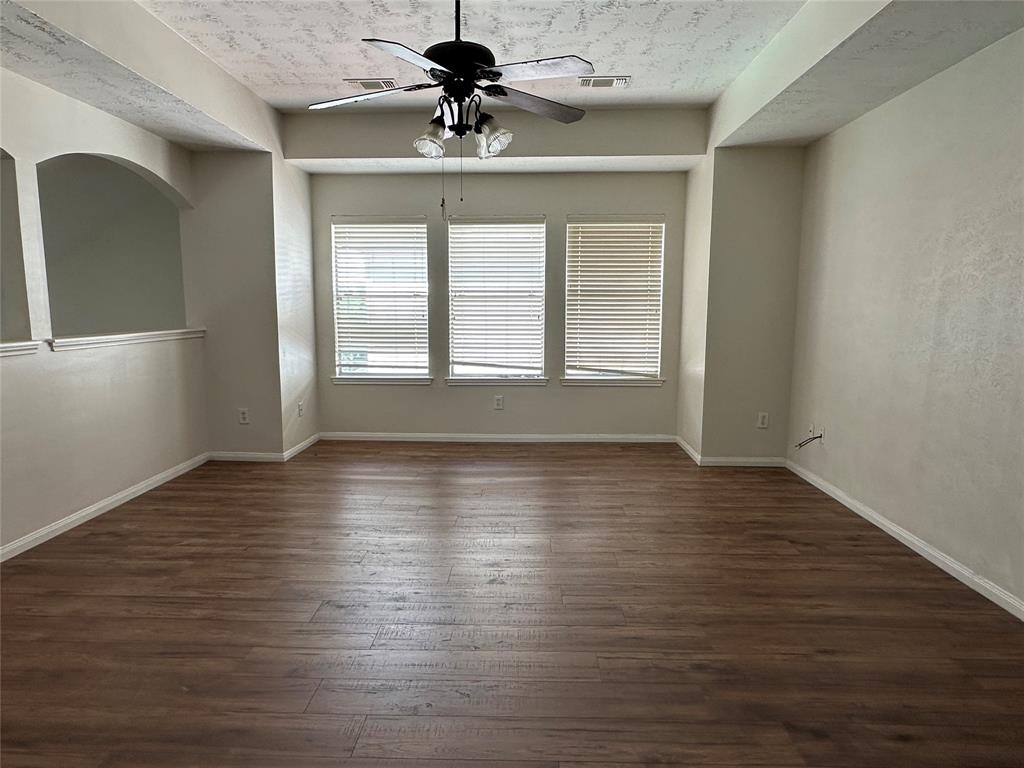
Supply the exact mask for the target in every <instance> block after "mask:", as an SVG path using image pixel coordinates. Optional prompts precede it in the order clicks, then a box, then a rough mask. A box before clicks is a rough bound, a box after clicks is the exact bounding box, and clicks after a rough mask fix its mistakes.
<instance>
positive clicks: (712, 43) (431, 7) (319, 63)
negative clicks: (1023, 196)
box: [142, 0, 803, 109]
mask: <svg viewBox="0 0 1024 768" xmlns="http://www.w3.org/2000/svg"><path fill="white" fill-rule="evenodd" d="M142 3H143V5H144V6H145V7H147V8H148V9H149V10H150V11H152V13H154V14H155V15H156V16H157V17H158V18H160V19H161V20H163V21H164V22H165V23H166V24H167V25H168V26H170V27H171V28H172V29H174V30H176V31H177V32H178V33H179V34H181V35H182V36H183V37H184V38H185V39H187V40H188V41H190V42H191V43H193V44H194V45H195V46H196V47H197V48H199V49H200V50H201V51H203V52H204V53H206V54H207V55H208V56H209V57H210V58H211V59H213V60H214V61H216V62H217V63H218V64H220V65H221V66H222V67H223V68H224V69H226V70H227V71H228V72H230V73H231V74H233V75H234V76H235V77H237V78H238V79H239V80H241V81H242V82H244V83H245V84H246V85H248V86H249V87H250V88H252V89H253V90H254V91H255V92H256V93H257V94H258V95H259V96H261V97H262V98H264V99H265V100H267V101H268V102H269V103H270V104H272V105H273V106H275V107H279V108H284V109H296V108H304V107H305V106H306V105H307V104H309V103H311V102H314V101H319V100H322V99H327V98H330V97H332V96H339V95H345V94H348V93H354V92H355V91H356V89H354V88H353V87H352V86H349V85H346V84H344V83H342V82H341V81H342V79H343V78H355V77H392V78H395V79H397V80H398V82H399V83H401V84H405V83H414V82H421V81H423V79H424V76H423V73H422V72H421V71H420V70H419V69H417V68H416V67H415V66H413V65H411V64H407V63H405V62H402V61H399V60H397V59H394V58H392V57H391V56H389V55H387V54H385V53H383V52H381V51H378V50H376V49H375V48H372V47H371V46H368V45H366V44H365V43H361V42H360V38H364V37H378V38H384V39H387V40H395V41H398V42H401V43H403V44H405V45H408V46H409V47H410V48H414V49H416V50H419V51H422V50H423V49H424V48H426V47H428V46H429V45H431V44H433V43H436V42H439V41H442V40H450V39H451V38H452V37H454V18H453V9H454V3H453V2H451V1H450V0H408V1H407V2H381V1H380V0H373V1H369V2H365V1H364V2H352V1H351V0H346V1H343V2H337V1H336V0H330V2H326V1H312V0H274V2H255V3H254V2H248V1H245V0H142ZM802 4H803V2H802V0H796V1H795V2H794V1H792V0H781V1H780V0H756V1H754V0H750V1H743V2H739V1H736V2H725V3H723V2H678V1H674V2H661V1H660V0H659V1H653V0H652V1H647V2H636V1H635V0H629V1H627V0H604V1H603V2H598V1H596V0H572V1H571V2H552V1H550V0H548V1H543V2H504V1H501V2H499V1H498V0H467V2H465V3H463V7H462V13H463V22H462V36H463V38H464V39H467V40H473V41H476V42H479V43H483V44H484V45H486V46H488V47H489V48H490V49H491V50H492V51H494V54H495V56H496V58H497V59H498V61H499V63H500V62H509V61H521V60H524V59H535V58H541V57H547V56H561V55H567V54H576V55H579V56H582V57H584V58H586V59H588V60H590V61H592V62H593V63H594V66H595V68H596V69H597V73H598V74H604V75H632V76H633V80H632V84H631V85H630V87H629V88H626V89H621V90H619V89H607V90H603V89H581V88H579V87H578V86H577V84H576V81H575V79H569V80H555V81H546V82H543V81H536V82H532V83H524V85H523V89H524V90H529V91H532V92H534V93H538V94H540V95H542V96H546V97H548V98H556V99H563V100H568V101H571V102H572V103H573V104H579V105H581V106H600V105H623V104H645V105H663V104H673V105H694V106H696V105H708V104H710V103H711V102H712V101H714V99H715V98H716V97H717V96H718V95H719V94H720V93H721V92H722V91H723V90H724V89H725V87H726V86H727V85H728V84H729V83H730V82H732V80H733V79H734V78H735V77H736V76H737V75H738V74H739V73H740V72H741V71H742V70H743V68H744V67H746V65H747V64H749V63H750V61H751V60H752V59H753V58H754V56H756V55H757V53H758V52H759V51H760V50H761V49H762V48H763V47H764V46H765V45H766V44H767V43H768V41H769V40H771V38H772V37H773V36H774V35H775V34H776V33H777V32H778V31H779V30H780V29H781V28H782V27H783V26H784V25H785V23H786V22H787V21H788V20H789V19H790V17H791V16H792V15H793V14H794V13H796V11H797V10H798V9H799V8H800V6H801V5H802ZM435 98H436V96H430V95H429V93H428V94H424V93H410V94H401V95H399V96H396V97H389V98H388V101H387V104H386V105H385V104H384V103H382V102H373V104H372V105H368V106H367V107H366V108H369V109H379V108H381V107H385V106H386V107H409V106H414V105H428V104H431V103H433V101H434V99H435Z"/></svg>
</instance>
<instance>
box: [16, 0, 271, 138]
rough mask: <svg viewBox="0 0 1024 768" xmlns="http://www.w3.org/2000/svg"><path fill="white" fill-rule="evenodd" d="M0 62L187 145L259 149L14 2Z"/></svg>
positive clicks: (123, 118) (105, 110)
mask: <svg viewBox="0 0 1024 768" xmlns="http://www.w3.org/2000/svg"><path fill="white" fill-rule="evenodd" d="M0 64H2V65H3V67H4V68H5V69H9V70H11V71H12V72H17V73H18V74H19V75H22V76H24V77H27V78H29V79H31V80H35V81H36V82H37V83H42V84H43V85H45V86H48V87H50V88H53V89H54V90H56V91H60V92H61V93H65V94H68V95H69V96H73V97H74V98H76V99H78V100H79V101H84V102H85V103H86V104H91V105H93V106H94V107H98V108H99V109H102V110H103V111H104V112H107V113H109V114H111V115H114V116H116V117H120V118H121V119H122V120H126V121H127V122H130V123H134V124H135V125H138V126H140V127H142V128H145V129H146V130H148V131H151V132H152V133H155V134H156V135H157V136H162V137H164V138H165V139H168V140H170V141H176V142H178V143H179V144H182V145H184V146H186V147H192V148H206V147H231V148H234V149H257V148H258V145H257V144H255V143H254V142H252V141H250V140H249V139H246V138H245V137H243V136H240V135H239V134H238V133H236V132H235V131H233V130H231V129H230V128H228V127H227V126H225V125H222V124H221V123H219V122H217V121H216V120H214V119H213V118H211V117H209V116H208V115H206V114H205V113H203V112H201V111H199V110H198V109H196V108H195V107H193V106H192V105H191V104H188V103H187V102H185V101H183V100H182V99H179V98H178V97H177V96H175V95H173V94H171V93H169V92H167V91H165V90H163V89H162V88H160V87H158V86H156V85H154V84H153V83H151V82H149V81H148V80H146V79H145V78H143V77H141V76H140V75H138V74H136V73H135V72H133V71H132V70H130V69H128V68H127V67H125V66H122V65H121V64H118V63H117V62H116V61H114V60H112V59H110V58H108V57H107V56H105V55H104V54H102V53H100V52H99V51H97V50H96V49H95V48H91V47H89V46H88V45H86V44H85V43H83V42H82V41H81V40H77V39H75V38H74V37H72V36H71V35H68V34H67V33H66V32H64V31H63V30H61V29H58V28H57V27H55V26H53V25H52V24H50V23H49V22H47V21H45V20H43V19H41V18H40V17H38V16H36V15H35V14H34V13H32V12H30V11H27V10H25V9H24V8H22V7H21V6H20V5H17V4H15V3H12V2H10V0H2V2H0Z"/></svg>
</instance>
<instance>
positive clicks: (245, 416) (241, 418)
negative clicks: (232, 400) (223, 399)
mask: <svg viewBox="0 0 1024 768" xmlns="http://www.w3.org/2000/svg"><path fill="white" fill-rule="evenodd" d="M238 423H239V424H248V423H249V409H248V408H239V409H238Z"/></svg>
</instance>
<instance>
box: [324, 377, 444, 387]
mask: <svg viewBox="0 0 1024 768" xmlns="http://www.w3.org/2000/svg"><path fill="white" fill-rule="evenodd" d="M433 382H434V378H433V377H432V376H405V377H403V376H334V377H332V378H331V383H332V384H411V385H414V386H421V387H422V386H428V385H430V384H433Z"/></svg>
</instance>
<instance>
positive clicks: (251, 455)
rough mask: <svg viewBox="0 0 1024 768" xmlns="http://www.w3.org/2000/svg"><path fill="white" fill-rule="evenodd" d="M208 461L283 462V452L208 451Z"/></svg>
mask: <svg viewBox="0 0 1024 768" xmlns="http://www.w3.org/2000/svg"><path fill="white" fill-rule="evenodd" d="M207 456H208V457H209V459H210V461H261V462H268V461H271V462H283V461H284V460H285V459H284V454H283V453H255V452H249V451H210V453H208V454H207Z"/></svg>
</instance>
